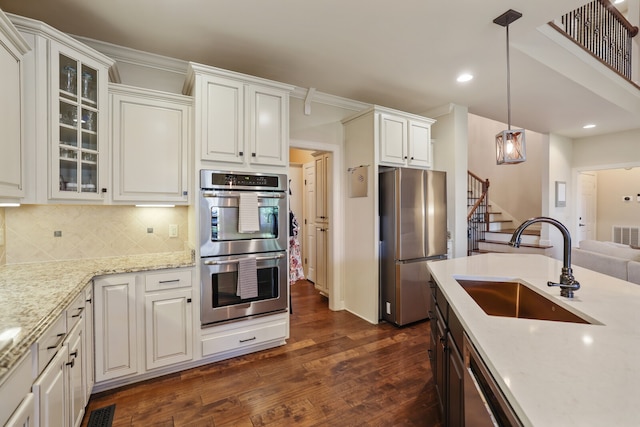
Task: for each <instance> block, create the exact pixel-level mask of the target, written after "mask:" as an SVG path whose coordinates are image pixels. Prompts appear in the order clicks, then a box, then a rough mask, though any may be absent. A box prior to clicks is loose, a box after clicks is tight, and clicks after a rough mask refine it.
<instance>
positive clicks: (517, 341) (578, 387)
mask: <svg viewBox="0 0 640 427" xmlns="http://www.w3.org/2000/svg"><path fill="white" fill-rule="evenodd" d="M561 267H562V263H561V262H559V261H557V260H555V259H552V258H548V257H545V256H542V255H519V254H484V255H479V256H472V257H466V258H456V259H451V260H446V261H437V262H433V263H430V264H429V269H430V270H431V272H432V275H433V277H434V278H435V280H436V281H437V283H438V285H439V287H440V288H441V290H442V292H443V294H444V295H445V297H446V298H447V300H448V301H449V303H450V305H451V308H452V309H453V310H454V312H455V314H456V315H457V317H458V318H459V319H460V321H461V323H462V325H463V327H464V329H465V330H466V331H467V334H468V336H469V339H470V340H471V342H472V343H473V344H474V346H475V347H476V349H477V350H478V353H479V354H480V356H481V357H482V358H483V360H484V362H485V364H486V365H487V367H488V368H489V370H490V372H491V373H492V375H493V377H494V379H495V380H496V382H497V383H498V386H499V387H500V388H501V390H502V391H503V393H504V395H505V397H506V398H507V400H508V401H509V403H510V404H511V406H512V407H513V409H514V411H515V412H516V414H517V415H518V417H519V418H520V420H521V421H522V422H523V424H524V425H525V426H545V427H553V426H562V427H567V426H580V427H585V426H605V425H610V426H618V427H623V426H637V425H638V420H640V405H638V399H637V390H636V388H637V385H638V384H640V369H639V368H638V355H640V286H639V285H636V284H633V283H629V282H626V281H623V280H619V279H616V278H613V277H611V276H606V275H603V274H600V273H596V272H593V271H590V270H587V269H584V268H581V267H577V266H574V267H573V270H574V275H575V277H576V279H577V280H578V281H579V282H580V284H581V288H580V290H578V291H576V293H575V297H574V298H573V299H567V298H563V297H560V290H559V289H558V288H557V287H548V286H547V284H546V283H547V280H552V281H554V282H556V281H558V279H559V276H560V269H561ZM456 278H470V279H488V280H514V279H519V280H521V281H523V282H525V283H527V284H528V285H529V286H530V287H532V288H534V289H536V290H537V291H538V292H539V293H541V294H543V295H545V296H546V297H547V298H549V299H551V300H553V301H554V302H556V303H557V304H559V305H561V306H563V307H565V308H567V309H568V310H570V311H573V312H574V313H576V314H578V315H580V314H582V315H583V317H587V318H588V319H591V320H592V321H595V323H596V324H576V323H563V322H551V321H541V320H529V319H514V318H506V317H496V316H489V315H487V314H486V313H485V312H484V311H483V310H482V309H481V308H480V307H479V306H478V305H477V304H476V303H475V301H473V299H471V297H470V296H469V295H468V294H467V293H466V292H465V291H464V289H463V288H462V287H461V286H460V285H459V284H458V283H457V282H456Z"/></svg>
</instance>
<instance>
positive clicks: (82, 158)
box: [52, 52, 106, 198]
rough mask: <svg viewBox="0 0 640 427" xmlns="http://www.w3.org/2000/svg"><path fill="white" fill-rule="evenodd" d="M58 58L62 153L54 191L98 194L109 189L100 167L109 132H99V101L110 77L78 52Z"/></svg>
mask: <svg viewBox="0 0 640 427" xmlns="http://www.w3.org/2000/svg"><path fill="white" fill-rule="evenodd" d="M56 59H57V64H56V65H57V67H54V68H53V69H54V70H57V74H58V85H57V89H58V91H57V95H58V105H57V106H58V114H57V117H58V123H57V126H58V136H59V138H58V141H57V142H58V147H57V150H54V153H57V154H58V155H57V156H55V155H54V156H52V163H53V165H52V169H53V170H54V171H55V170H56V169H57V172H58V177H59V182H58V189H57V191H52V194H53V195H55V194H56V193H57V194H58V195H59V196H61V197H65V198H66V197H68V196H72V198H76V197H79V198H86V197H89V198H91V197H92V195H95V196H96V197H98V196H100V193H101V191H102V190H101V189H102V188H106V187H105V185H106V182H103V178H102V176H101V172H102V171H101V170H100V169H101V163H104V162H103V157H106V155H105V153H104V152H103V151H102V150H101V146H102V145H105V144H102V142H103V141H102V140H103V139H104V140H106V135H105V134H104V133H102V132H99V129H100V126H99V125H100V124H101V121H102V120H103V119H104V118H103V117H102V114H103V113H104V110H103V109H101V108H100V107H101V105H100V104H99V101H101V99H100V98H101V97H104V96H105V95H106V94H105V93H104V91H101V90H100V88H101V86H100V83H101V82H100V79H102V78H106V73H105V72H100V71H99V70H98V68H97V67H96V66H92V65H89V64H87V63H86V62H83V61H82V60H81V59H78V57H77V55H76V56H72V55H67V54H65V53H62V52H58V53H57V58H54V59H53V61H52V63H54V64H55V63H56ZM103 86H104V85H103ZM54 117H55V116H54ZM102 175H104V174H102ZM54 176H55V175H54ZM52 190H53V189H52Z"/></svg>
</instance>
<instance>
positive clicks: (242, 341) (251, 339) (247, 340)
mask: <svg viewBox="0 0 640 427" xmlns="http://www.w3.org/2000/svg"><path fill="white" fill-rule="evenodd" d="M255 339H256V337H251V338H247V339H246V340H240V342H241V343H244V342H249V341H253V340H255Z"/></svg>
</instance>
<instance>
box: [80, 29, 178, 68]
mask: <svg viewBox="0 0 640 427" xmlns="http://www.w3.org/2000/svg"><path fill="white" fill-rule="evenodd" d="M71 37H73V38H75V39H77V40H79V41H81V42H82V43H85V44H87V45H89V46H91V47H92V48H94V49H95V50H97V51H98V52H102V53H103V54H105V55H107V56H109V57H110V58H113V59H114V60H116V61H117V62H121V63H127V64H132V65H137V66H141V67H147V68H155V69H157V70H162V71H167V72H170V73H176V74H181V75H186V74H187V64H188V62H187V61H183V60H181V59H175V58H170V57H168V56H162V55H157V54H155V53H150V52H145V51H142V50H136V49H132V48H129V47H124V46H118V45H115V44H111V43H107V42H103V41H100V40H94V39H90V38H87V37H82V36H76V35H73V34H71Z"/></svg>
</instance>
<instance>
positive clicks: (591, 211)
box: [575, 172, 597, 244]
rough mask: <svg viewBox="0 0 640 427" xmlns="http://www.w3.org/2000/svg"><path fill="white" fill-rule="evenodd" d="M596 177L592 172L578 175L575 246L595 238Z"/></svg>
mask: <svg viewBox="0 0 640 427" xmlns="http://www.w3.org/2000/svg"><path fill="white" fill-rule="evenodd" d="M596 186H597V177H596V175H595V173H594V172H580V173H578V212H577V215H578V221H577V224H578V232H577V241H576V242H575V243H576V244H577V243H578V242H580V241H581V240H593V239H595V236H596V194H597V193H596V191H597V187H596Z"/></svg>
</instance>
